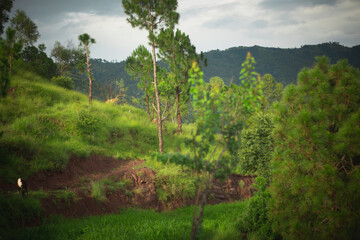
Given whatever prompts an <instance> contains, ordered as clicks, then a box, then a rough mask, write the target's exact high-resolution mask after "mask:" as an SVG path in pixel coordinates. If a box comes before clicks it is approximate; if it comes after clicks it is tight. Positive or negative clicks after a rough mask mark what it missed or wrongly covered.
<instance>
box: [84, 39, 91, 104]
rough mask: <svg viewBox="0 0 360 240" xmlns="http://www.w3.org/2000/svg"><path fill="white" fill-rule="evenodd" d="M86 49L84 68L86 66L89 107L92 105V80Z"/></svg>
mask: <svg viewBox="0 0 360 240" xmlns="http://www.w3.org/2000/svg"><path fill="white" fill-rule="evenodd" d="M85 49H86V66H87V72H88V75H89V104H90V105H91V103H92V78H91V73H90V60H89V52H88V47H87V46H86V47H85Z"/></svg>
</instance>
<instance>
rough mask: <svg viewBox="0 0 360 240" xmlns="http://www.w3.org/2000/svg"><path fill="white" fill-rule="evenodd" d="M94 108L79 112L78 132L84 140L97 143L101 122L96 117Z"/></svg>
mask: <svg viewBox="0 0 360 240" xmlns="http://www.w3.org/2000/svg"><path fill="white" fill-rule="evenodd" d="M92 111H93V109H92V108H90V109H89V108H83V109H81V110H80V111H79V113H78V114H79V117H78V119H77V122H76V130H77V132H78V133H79V135H80V136H82V137H83V138H84V139H88V140H90V141H91V140H92V141H95V133H96V132H97V130H98V129H99V127H100V126H99V120H98V119H97V118H96V117H95V116H96V114H94V113H93V112H92Z"/></svg>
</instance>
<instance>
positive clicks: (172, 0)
mask: <svg viewBox="0 0 360 240" xmlns="http://www.w3.org/2000/svg"><path fill="white" fill-rule="evenodd" d="M122 4H123V7H124V10H125V13H126V14H127V15H128V16H129V17H128V18H127V20H128V22H129V23H130V24H131V26H132V27H139V28H140V29H144V28H145V29H146V30H147V31H148V33H149V35H148V37H149V40H150V44H151V47H152V55H153V71H154V88H155V98H156V112H157V124H158V135H159V151H160V152H161V153H162V152H163V138H162V121H161V108H160V97H159V91H158V82H157V75H156V54H155V49H156V47H157V45H156V37H157V35H158V29H159V28H168V27H170V28H172V27H174V25H175V24H176V23H177V22H178V20H179V14H178V13H177V12H176V8H177V0H122Z"/></svg>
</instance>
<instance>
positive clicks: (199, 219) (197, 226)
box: [191, 180, 212, 240]
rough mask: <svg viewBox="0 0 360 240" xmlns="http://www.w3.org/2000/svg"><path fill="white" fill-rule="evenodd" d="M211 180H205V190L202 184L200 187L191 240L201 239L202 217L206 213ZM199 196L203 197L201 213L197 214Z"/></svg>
mask: <svg viewBox="0 0 360 240" xmlns="http://www.w3.org/2000/svg"><path fill="white" fill-rule="evenodd" d="M211 182H212V181H211V180H208V181H206V182H205V190H204V191H203V192H201V185H200V187H199V191H198V193H197V196H196V202H195V206H194V214H193V223H192V226H191V240H197V239H199V234H200V228H201V224H202V217H203V215H204V208H205V204H206V200H207V198H208V193H209V186H210V184H211ZM199 198H201V199H200V201H201V202H200V209H199V213H198V214H197V215H196V210H197V206H198V202H199Z"/></svg>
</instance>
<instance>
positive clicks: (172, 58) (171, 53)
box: [158, 28, 197, 133]
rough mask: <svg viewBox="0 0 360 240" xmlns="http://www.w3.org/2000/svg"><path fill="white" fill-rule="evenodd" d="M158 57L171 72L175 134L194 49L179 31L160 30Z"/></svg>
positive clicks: (193, 58) (178, 129) (194, 54)
mask: <svg viewBox="0 0 360 240" xmlns="http://www.w3.org/2000/svg"><path fill="white" fill-rule="evenodd" d="M158 44H159V56H160V58H161V59H162V60H164V61H165V62H168V63H169V69H170V71H171V73H170V75H169V80H170V82H171V85H173V88H174V92H175V97H176V116H177V122H178V128H177V133H180V132H181V129H182V118H181V113H180V99H181V96H182V97H183V99H184V100H189V98H188V94H189V84H188V81H187V78H188V71H189V69H190V68H191V64H192V63H193V62H194V61H196V59H197V54H196V50H195V47H194V46H193V45H192V44H191V41H190V38H189V36H188V35H186V34H185V33H183V32H181V31H180V30H179V29H177V30H176V32H174V30H173V29H172V28H168V29H166V30H164V29H162V30H161V32H160V34H159V36H158Z"/></svg>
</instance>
